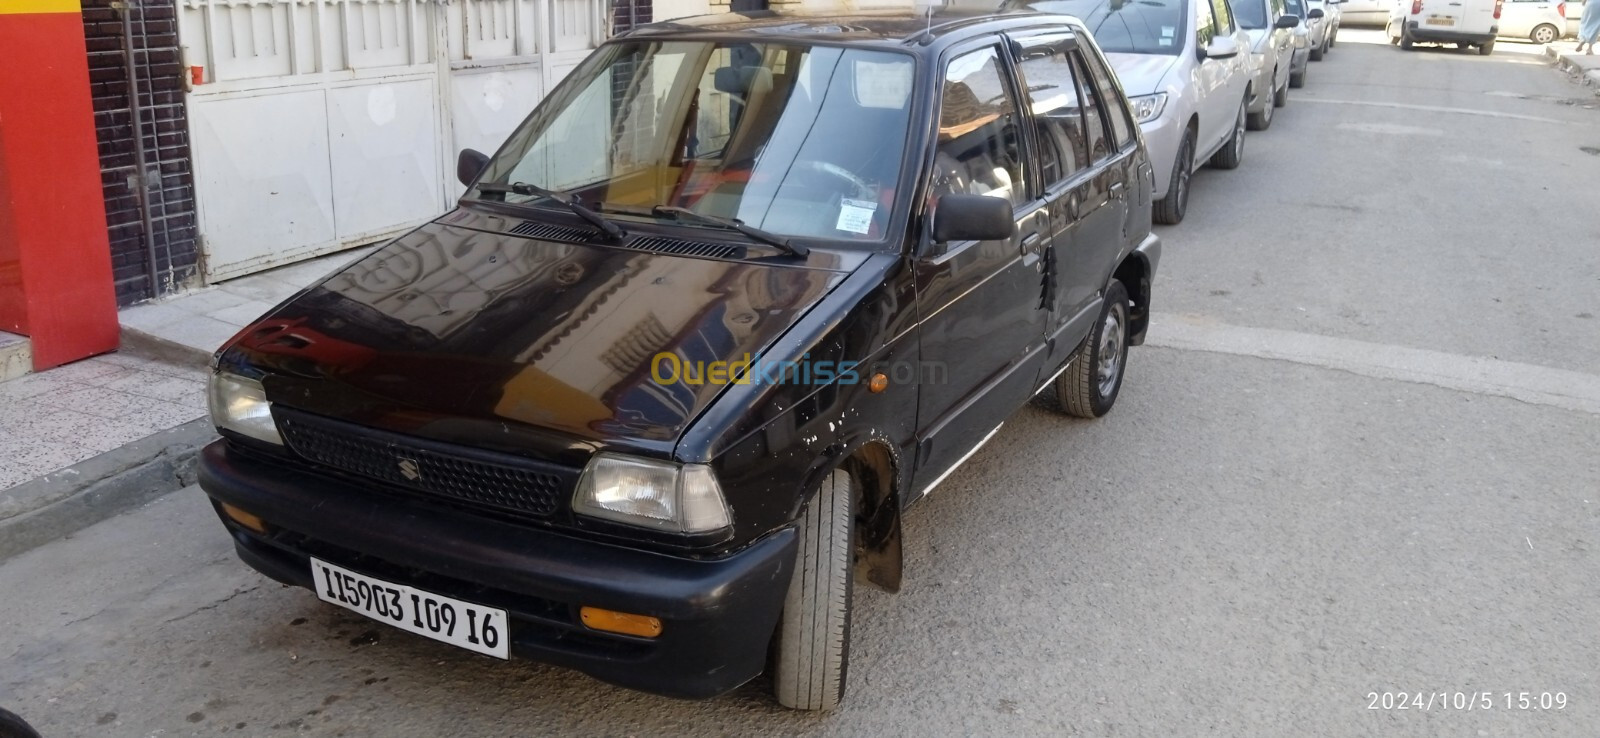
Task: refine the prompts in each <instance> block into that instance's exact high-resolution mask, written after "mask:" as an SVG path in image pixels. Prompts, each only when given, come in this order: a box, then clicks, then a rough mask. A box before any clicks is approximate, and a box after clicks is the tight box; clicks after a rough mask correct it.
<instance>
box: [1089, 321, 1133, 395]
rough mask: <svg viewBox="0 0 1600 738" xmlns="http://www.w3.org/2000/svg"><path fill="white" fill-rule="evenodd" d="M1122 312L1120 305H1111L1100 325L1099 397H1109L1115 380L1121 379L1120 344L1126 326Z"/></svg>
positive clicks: (1114, 387)
mask: <svg viewBox="0 0 1600 738" xmlns="http://www.w3.org/2000/svg"><path fill="white" fill-rule="evenodd" d="M1124 311H1125V308H1123V306H1122V305H1121V303H1118V304H1116V305H1112V306H1111V309H1110V310H1107V311H1106V319H1105V322H1104V323H1102V324H1101V325H1100V356H1099V359H1100V363H1099V366H1097V367H1096V378H1097V380H1098V382H1099V385H1100V396H1101V397H1110V396H1111V392H1112V390H1115V389H1116V387H1117V380H1118V379H1120V378H1121V377H1122V343H1123V341H1124V340H1125V339H1126V331H1125V330H1124V326H1125V325H1126V324H1127V315H1126V313H1125V312H1124Z"/></svg>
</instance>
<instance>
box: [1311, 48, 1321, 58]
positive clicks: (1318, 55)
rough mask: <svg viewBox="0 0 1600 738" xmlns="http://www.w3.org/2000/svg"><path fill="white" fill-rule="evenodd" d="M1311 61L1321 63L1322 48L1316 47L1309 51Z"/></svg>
mask: <svg viewBox="0 0 1600 738" xmlns="http://www.w3.org/2000/svg"><path fill="white" fill-rule="evenodd" d="M1311 61H1322V47H1320V46H1318V47H1313V48H1312V49H1311Z"/></svg>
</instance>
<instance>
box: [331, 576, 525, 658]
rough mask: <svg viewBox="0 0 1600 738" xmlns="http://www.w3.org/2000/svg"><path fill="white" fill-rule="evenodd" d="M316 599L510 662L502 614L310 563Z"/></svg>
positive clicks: (412, 588)
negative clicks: (314, 580) (314, 582)
mask: <svg viewBox="0 0 1600 738" xmlns="http://www.w3.org/2000/svg"><path fill="white" fill-rule="evenodd" d="M311 576H312V577H313V578H314V579H316V590H317V598H318V599H321V600H322V601H323V602H331V603H333V604H335V605H338V606H340V607H342V608H345V609H346V610H352V611H354V612H357V613H360V614H362V615H365V616H367V617H369V618H372V619H373V620H377V621H378V622H382V623H388V624H390V625H393V626H394V627H396V628H400V629H401V630H409V631H411V632H412V633H416V634H417V635H420V636H426V637H428V638H432V639H434V640H436V641H444V642H445V643H448V644H450V645H452V646H460V647H462V648H465V649H467V650H468V651H477V652H478V653H481V654H487V655H489V656H494V657H495V658H501V659H504V658H509V655H508V649H507V645H506V611H505V610H499V609H496V608H493V607H484V606H483V605H475V604H473V603H471V602H463V601H461V600H458V599H455V598H453V597H445V596H443V595H437V594H434V593H432V592H425V591H423V590H420V589H417V588H415V587H407V586H406V585H404V584H393V583H391V582H385V581H383V580H382V579H374V578H372V577H369V576H367V575H365V574H357V573H355V572H353V571H350V570H349V569H345V568H341V567H338V566H334V565H333V564H330V563H328V562H326V561H319V560H317V559H315V558H313V559H311Z"/></svg>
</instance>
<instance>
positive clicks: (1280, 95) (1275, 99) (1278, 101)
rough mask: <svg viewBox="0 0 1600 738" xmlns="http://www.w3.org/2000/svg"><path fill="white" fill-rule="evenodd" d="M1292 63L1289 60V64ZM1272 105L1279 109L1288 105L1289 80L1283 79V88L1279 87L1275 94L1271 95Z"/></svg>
mask: <svg viewBox="0 0 1600 738" xmlns="http://www.w3.org/2000/svg"><path fill="white" fill-rule="evenodd" d="M1293 63H1294V62H1293V61H1292V60H1291V61H1290V64H1293ZM1272 104H1273V105H1274V106H1276V107H1280V108H1281V107H1283V106H1285V105H1288V104H1289V80H1287V79H1285V80H1284V81H1283V86H1282V87H1279V88H1278V91H1277V92H1274V93H1272Z"/></svg>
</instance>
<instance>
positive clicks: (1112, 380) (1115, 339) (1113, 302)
mask: <svg viewBox="0 0 1600 738" xmlns="http://www.w3.org/2000/svg"><path fill="white" fill-rule="evenodd" d="M1127 363H1128V290H1127V288H1125V287H1123V286H1122V283H1121V282H1119V281H1117V280H1111V284H1110V285H1108V286H1107V287H1106V301H1105V306H1104V307H1102V308H1101V309H1100V322H1099V323H1096V324H1095V329H1094V332H1093V333H1090V334H1089V337H1088V338H1087V339H1085V340H1084V344H1083V348H1082V349H1081V350H1079V351H1078V355H1077V356H1076V357H1074V358H1073V360H1072V364H1071V365H1070V366H1068V367H1067V370H1066V371H1064V372H1062V373H1061V376H1059V377H1056V387H1055V389H1056V400H1057V401H1059V402H1060V403H1061V409H1062V410H1065V411H1066V413H1067V414H1068V415H1073V416H1077V417H1080V418H1098V417H1100V416H1102V415H1105V414H1106V413H1108V412H1111V406H1112V405H1115V404H1116V403H1117V393H1119V392H1121V391H1122V375H1123V368H1124V367H1125V366H1126V365H1127Z"/></svg>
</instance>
